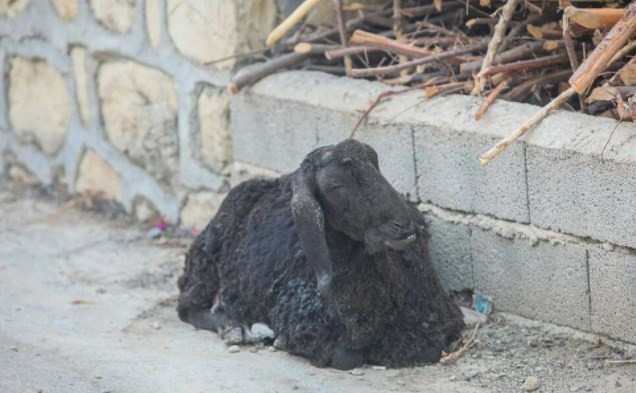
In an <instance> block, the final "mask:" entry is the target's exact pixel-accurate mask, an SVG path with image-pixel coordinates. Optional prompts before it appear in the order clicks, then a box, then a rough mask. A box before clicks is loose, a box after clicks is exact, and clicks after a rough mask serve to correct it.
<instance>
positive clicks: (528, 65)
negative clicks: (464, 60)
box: [477, 53, 570, 77]
mask: <svg viewBox="0 0 636 393" xmlns="http://www.w3.org/2000/svg"><path fill="white" fill-rule="evenodd" d="M569 61H570V59H569V58H568V55H567V53H560V54H558V55H551V56H544V57H538V58H536V59H532V60H522V61H518V62H515V63H508V64H501V65H496V66H490V67H488V68H486V69H485V70H482V71H481V72H480V73H479V74H477V76H478V77H481V76H488V75H494V74H498V73H500V72H511V71H518V70H534V69H537V68H545V67H549V66H553V65H556V64H564V63H568V62H569Z"/></svg>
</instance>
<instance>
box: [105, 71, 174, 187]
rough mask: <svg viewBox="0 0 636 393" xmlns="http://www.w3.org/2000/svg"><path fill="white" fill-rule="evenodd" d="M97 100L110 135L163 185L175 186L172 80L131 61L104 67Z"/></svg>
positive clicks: (113, 141)
mask: <svg viewBox="0 0 636 393" xmlns="http://www.w3.org/2000/svg"><path fill="white" fill-rule="evenodd" d="M98 86H99V89H98V90H99V98H100V100H101V109H102V116H103V120H104V125H105V126H106V133H107V135H108V139H109V140H110V141H111V142H112V144H113V145H115V147H117V149H119V150H120V151H121V152H122V153H124V154H126V155H127V156H128V157H130V159H131V160H132V161H133V162H135V163H137V164H138V165H140V166H141V167H142V168H144V169H145V170H146V171H148V172H149V173H150V174H151V175H152V176H153V177H155V178H156V179H157V180H159V181H160V182H161V183H163V184H165V185H169V186H172V187H173V189H174V188H175V187H176V185H177V181H178V179H177V178H176V176H175V174H176V173H177V170H178V163H179V162H178V161H179V156H178V155H179V144H178V135H177V97H176V93H175V89H174V84H173V82H172V79H171V78H170V77H169V76H168V75H166V74H165V73H163V72H162V71H159V70H157V69H154V68H150V67H147V66H144V65H141V64H138V63H135V62H133V61H129V60H121V61H113V62H107V63H104V64H102V65H101V66H100V68H99V76H98Z"/></svg>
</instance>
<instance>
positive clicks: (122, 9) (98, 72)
mask: <svg viewBox="0 0 636 393" xmlns="http://www.w3.org/2000/svg"><path fill="white" fill-rule="evenodd" d="M278 3H280V4H278ZM278 3H277V1H276V0H18V1H2V0H0V71H1V72H2V74H3V76H4V77H3V78H0V93H1V94H0V109H1V110H0V155H1V156H2V161H3V162H4V164H3V165H0V172H2V171H6V172H7V173H8V174H10V175H11V174H13V176H15V177H20V178H25V176H27V177H28V178H29V179H37V180H38V181H40V182H41V183H44V184H50V183H53V182H59V183H62V184H64V185H66V186H67V187H68V189H69V190H70V191H71V192H83V191H86V190H90V191H100V192H102V193H103V194H104V196H106V197H108V198H112V199H115V200H117V201H119V202H120V203H121V204H122V205H123V206H124V207H125V208H126V209H127V210H128V211H130V212H134V213H135V214H137V216H138V218H140V219H148V218H150V217H156V216H158V215H161V216H163V217H164V218H165V219H167V220H168V221H170V222H173V223H180V224H181V225H183V226H185V227H189V228H198V229H200V228H201V227H202V226H203V225H204V224H205V223H206V222H207V220H209V219H210V218H211V216H212V215H213V214H214V212H215V210H216V208H217V206H218V204H219V203H220V201H221V200H222V198H223V195H224V193H226V192H227V190H228V189H229V181H230V174H231V173H232V150H233V148H232V134H231V130H230V111H229V98H228V96H227V94H226V86H227V83H228V82H229V79H230V77H231V75H232V72H234V71H235V68H236V61H235V60H234V59H229V60H226V61H222V62H216V63H213V62H214V61H215V60H217V59H221V58H225V57H228V56H232V55H234V54H238V53H243V52H247V51H251V50H254V49H258V48H262V47H264V40H265V37H266V36H267V34H268V33H269V31H271V29H272V28H273V26H274V25H275V23H276V19H277V17H278V12H279V8H280V7H283V6H289V7H291V8H292V9H293V6H294V5H295V4H294V3H293V2H290V1H282V0H278ZM287 3H290V4H289V5H287ZM212 63H213V64H212Z"/></svg>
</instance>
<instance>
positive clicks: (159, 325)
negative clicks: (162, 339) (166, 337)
mask: <svg viewBox="0 0 636 393" xmlns="http://www.w3.org/2000/svg"><path fill="white" fill-rule="evenodd" d="M150 327H151V328H153V329H155V330H159V329H161V324H160V323H159V322H157V321H155V322H153V323H152V325H150Z"/></svg>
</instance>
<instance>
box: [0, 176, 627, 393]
mask: <svg viewBox="0 0 636 393" xmlns="http://www.w3.org/2000/svg"><path fill="white" fill-rule="evenodd" d="M186 245H187V242H181V243H179V242H176V243H175V242H169V243H164V244H161V242H157V241H150V240H148V239H147V238H146V236H145V232H144V231H142V230H141V229H140V228H137V227H135V226H133V225H131V224H130V223H126V222H125V221H113V220H109V219H107V218H105V217H104V216H103V215H98V214H96V213H91V212H86V211H79V210H76V209H70V210H65V209H61V208H60V206H59V205H56V204H54V203H52V202H48V201H45V200H43V199H41V198H35V197H33V196H30V194H29V193H17V192H16V191H15V190H14V189H13V188H12V187H9V186H8V185H7V184H6V183H3V181H2V180H0V391H2V392H7V393H11V392H38V391H41V392H45V393H48V392H113V393H114V392H204V391H206V392H207V391H227V392H265V391H267V392H291V391H298V392H335V391H355V392H386V391H400V392H418V391H427V392H469V393H472V392H491V391H521V390H522V386H523V381H524V380H525V378H526V377H528V376H529V375H538V376H539V377H540V378H541V380H542V381H543V385H542V386H544V388H543V389H544V390H543V391H555V392H560V391H586V390H587V391H599V392H600V391H604V392H606V391H621V392H629V391H634V390H631V389H633V388H634V387H636V382H634V378H633V377H631V380H630V375H632V376H633V375H635V374H636V373H634V367H636V365H627V366H618V367H615V368H611V369H602V368H592V369H590V368H589V366H585V365H587V364H588V363H589V362H590V361H589V360H587V361H585V362H587V363H582V362H574V363H572V362H570V360H569V359H570V356H574V355H573V353H574V354H575V355H576V356H579V355H581V354H583V355H586V356H588V357H589V356H596V357H598V358H599V359H600V358H602V356H605V357H607V356H612V357H613V356H616V354H617V352H615V351H614V350H610V349H608V348H607V347H603V348H605V349H602V351H605V352H602V356H600V355H598V352H593V351H601V349H594V348H595V347H594V346H592V344H589V343H587V342H584V341H581V340H576V339H574V338H572V337H570V336H567V335H564V334H562V333H560V336H558V337H557V338H555V336H553V335H551V334H550V333H549V332H546V331H543V330H541V329H540V328H521V327H518V326H517V327H515V326H512V325H508V324H506V323H503V324H489V325H487V326H486V327H485V328H483V330H481V331H480V335H478V337H480V339H481V341H482V344H480V345H478V346H477V347H475V349H473V350H471V351H470V352H469V354H468V355H467V356H466V357H465V358H463V359H461V360H460V361H459V362H458V363H456V364H452V365H449V366H442V365H434V366H427V367H416V368H410V369H401V370H376V369H373V368H371V367H365V368H364V369H362V370H360V371H359V372H357V373H355V374H357V375H353V374H352V373H347V372H341V371H336V370H331V369H318V368H315V367H312V366H311V365H310V364H308V362H306V361H305V360H304V359H301V358H298V357H294V356H291V355H288V354H287V353H284V352H270V351H268V350H266V349H263V348H261V349H260V350H259V351H258V352H250V351H249V348H245V347H244V348H242V350H241V352H239V353H229V351H228V349H227V347H226V346H225V345H224V344H223V343H222V341H221V340H220V339H219V338H218V337H217V336H216V335H214V334H211V333H209V332H205V331H197V330H195V329H193V328H192V327H190V326H189V325H186V324H183V323H181V322H179V321H178V320H177V318H176V315H175V312H174V304H175V298H176V288H175V281H176V278H177V276H178V274H179V271H180V269H181V266H182V263H183V255H184V253H185V250H186ZM546 337H547V338H546ZM559 337H561V338H559ZM531 339H532V340H535V339H536V340H539V341H538V342H539V343H557V344H554V345H553V344H549V345H548V344H545V345H543V344H541V345H539V346H538V347H537V348H534V349H532V348H529V347H528V346H527V345H526V341H527V340H531ZM542 340H543V341H542ZM560 342H564V343H565V344H564V346H563V347H560V346H559V345H560V344H559V343H560ZM544 346H545V348H544ZM620 353H621V354H623V355H624V354H625V352H620ZM590 354H591V355H590ZM581 356H582V355H581ZM559 362H561V363H559ZM579 363H580V364H579ZM594 364H600V363H599V362H598V361H597V362H596V363H594ZM586 367H587V368H586ZM590 370H591V371H590ZM577 376H579V377H577ZM577 384H578V385H577ZM579 385H580V386H581V387H582V388H581V390H571V389H572V387H573V388H576V389H578V387H577V386H579ZM619 385H620V387H619ZM608 387H611V388H610V389H608ZM588 389H590V390H588Z"/></svg>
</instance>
